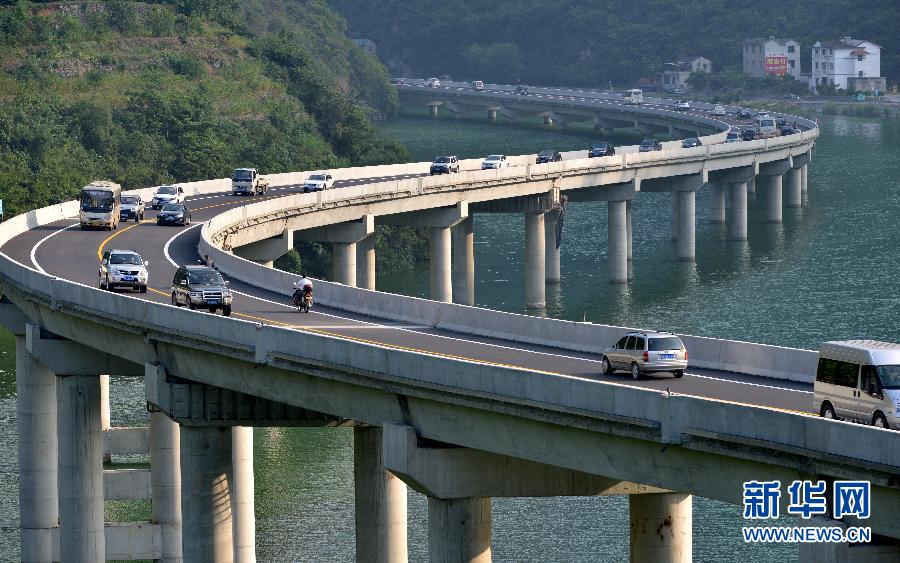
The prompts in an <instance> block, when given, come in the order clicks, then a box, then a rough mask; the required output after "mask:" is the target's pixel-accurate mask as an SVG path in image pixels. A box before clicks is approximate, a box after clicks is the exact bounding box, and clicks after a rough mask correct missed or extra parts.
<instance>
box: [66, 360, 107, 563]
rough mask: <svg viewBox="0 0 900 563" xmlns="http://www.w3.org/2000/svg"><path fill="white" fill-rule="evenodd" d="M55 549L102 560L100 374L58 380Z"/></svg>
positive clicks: (74, 557) (76, 558)
mask: <svg viewBox="0 0 900 563" xmlns="http://www.w3.org/2000/svg"><path fill="white" fill-rule="evenodd" d="M57 381H58V387H57V395H58V408H59V412H58V415H59V416H58V420H57V429H58V431H57V435H58V437H59V552H60V553H61V554H63V557H64V558H65V559H66V560H71V561H104V560H105V559H106V533H105V531H104V525H103V434H102V433H101V432H100V410H101V409H100V378H99V377H97V376H96V375H94V376H85V375H73V376H67V377H59V378H58V379H57Z"/></svg>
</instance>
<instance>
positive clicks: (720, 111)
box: [709, 105, 725, 115]
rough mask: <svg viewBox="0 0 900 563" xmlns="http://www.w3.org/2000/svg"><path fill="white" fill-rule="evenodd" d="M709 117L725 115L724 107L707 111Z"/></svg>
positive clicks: (719, 106)
mask: <svg viewBox="0 0 900 563" xmlns="http://www.w3.org/2000/svg"><path fill="white" fill-rule="evenodd" d="M709 114H710V115H725V106H722V105H717V106H716V107H714V108H712V109H711V110H710V111H709Z"/></svg>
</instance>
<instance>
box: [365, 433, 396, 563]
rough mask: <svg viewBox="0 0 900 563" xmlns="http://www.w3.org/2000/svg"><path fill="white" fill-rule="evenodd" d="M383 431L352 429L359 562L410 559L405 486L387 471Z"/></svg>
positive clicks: (380, 562)
mask: <svg viewBox="0 0 900 563" xmlns="http://www.w3.org/2000/svg"><path fill="white" fill-rule="evenodd" d="M383 435H384V434H383V431H382V429H381V428H380V427H377V426H375V427H369V426H357V427H354V428H353V483H354V491H355V496H356V560H357V561H359V562H361V563H393V562H400V561H406V560H407V558H408V552H407V543H406V483H404V482H403V481H401V480H400V479H399V478H397V477H396V476H395V475H394V474H392V473H390V472H389V471H387V470H386V469H385V468H384V445H383Z"/></svg>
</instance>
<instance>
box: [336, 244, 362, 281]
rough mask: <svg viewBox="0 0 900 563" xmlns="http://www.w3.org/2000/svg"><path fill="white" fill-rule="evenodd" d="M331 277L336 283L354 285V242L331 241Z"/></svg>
mask: <svg viewBox="0 0 900 563" xmlns="http://www.w3.org/2000/svg"><path fill="white" fill-rule="evenodd" d="M331 250H332V263H331V267H332V270H331V271H332V273H331V278H332V279H333V280H334V281H336V282H337V283H342V284H344V285H349V286H350V287H356V243H355V242H333V243H331Z"/></svg>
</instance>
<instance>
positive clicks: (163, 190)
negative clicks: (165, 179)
mask: <svg viewBox="0 0 900 563" xmlns="http://www.w3.org/2000/svg"><path fill="white" fill-rule="evenodd" d="M167 203H184V188H182V187H181V186H160V187H158V188H156V192H155V193H154V194H153V200H152V201H151V202H150V207H152V208H153V209H162V206H163V205H165V204H167Z"/></svg>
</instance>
